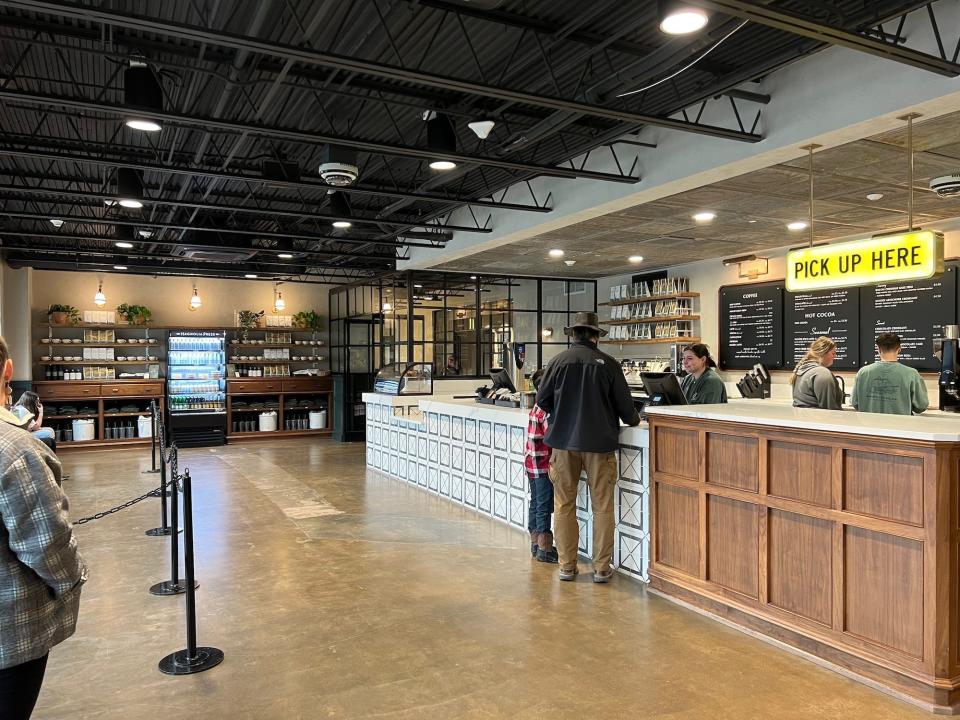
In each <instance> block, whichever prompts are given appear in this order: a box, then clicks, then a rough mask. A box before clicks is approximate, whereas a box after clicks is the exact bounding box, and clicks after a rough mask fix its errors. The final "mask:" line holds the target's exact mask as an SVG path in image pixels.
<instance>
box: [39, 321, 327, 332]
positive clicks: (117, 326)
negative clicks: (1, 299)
mask: <svg viewBox="0 0 960 720" xmlns="http://www.w3.org/2000/svg"><path fill="white" fill-rule="evenodd" d="M40 325H41V326H42V327H49V328H59V329H62V330H76V329H78V328H79V329H88V330H180V331H183V332H243V328H242V327H235V326H233V325H214V326H210V327H187V326H185V325H153V324H150V325H126V324H124V323H114V324H113V325H111V324H109V323H77V324H76V325H54V324H53V323H50V322H46V323H41V324H40ZM247 332H252V333H261V332H294V333H323V332H326V330H310V329H309V328H298V327H281V326H274V327H255V328H249V329H248V330H247Z"/></svg>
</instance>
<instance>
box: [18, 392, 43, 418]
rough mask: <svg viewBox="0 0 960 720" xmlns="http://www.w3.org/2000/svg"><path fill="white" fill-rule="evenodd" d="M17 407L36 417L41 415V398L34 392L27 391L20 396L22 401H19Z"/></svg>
mask: <svg viewBox="0 0 960 720" xmlns="http://www.w3.org/2000/svg"><path fill="white" fill-rule="evenodd" d="M17 405H19V406H21V407H25V408H26V409H27V410H29V411H30V412H32V413H33V415H34V417H36V416H37V415H38V414H39V413H40V396H39V395H37V394H36V393H35V392H33V391H32V390H27V391H26V392H25V393H23V395H21V396H20V399H19V400H17Z"/></svg>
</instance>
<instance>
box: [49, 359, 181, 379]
mask: <svg viewBox="0 0 960 720" xmlns="http://www.w3.org/2000/svg"><path fill="white" fill-rule="evenodd" d="M162 364H163V360H40V361H39V362H38V363H37V365H71V366H73V367H78V366H82V365H162ZM157 379H158V380H160V379H162V378H157Z"/></svg>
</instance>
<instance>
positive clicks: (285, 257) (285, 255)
mask: <svg viewBox="0 0 960 720" xmlns="http://www.w3.org/2000/svg"><path fill="white" fill-rule="evenodd" d="M277 257H278V258H280V259H281V260H290V259H292V258H293V255H291V254H290V253H277Z"/></svg>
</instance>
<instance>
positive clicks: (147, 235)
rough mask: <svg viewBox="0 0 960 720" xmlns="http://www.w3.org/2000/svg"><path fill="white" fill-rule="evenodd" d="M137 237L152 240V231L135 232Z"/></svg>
mask: <svg viewBox="0 0 960 720" xmlns="http://www.w3.org/2000/svg"><path fill="white" fill-rule="evenodd" d="M137 235H139V236H140V237H142V238H152V237H153V230H137Z"/></svg>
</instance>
